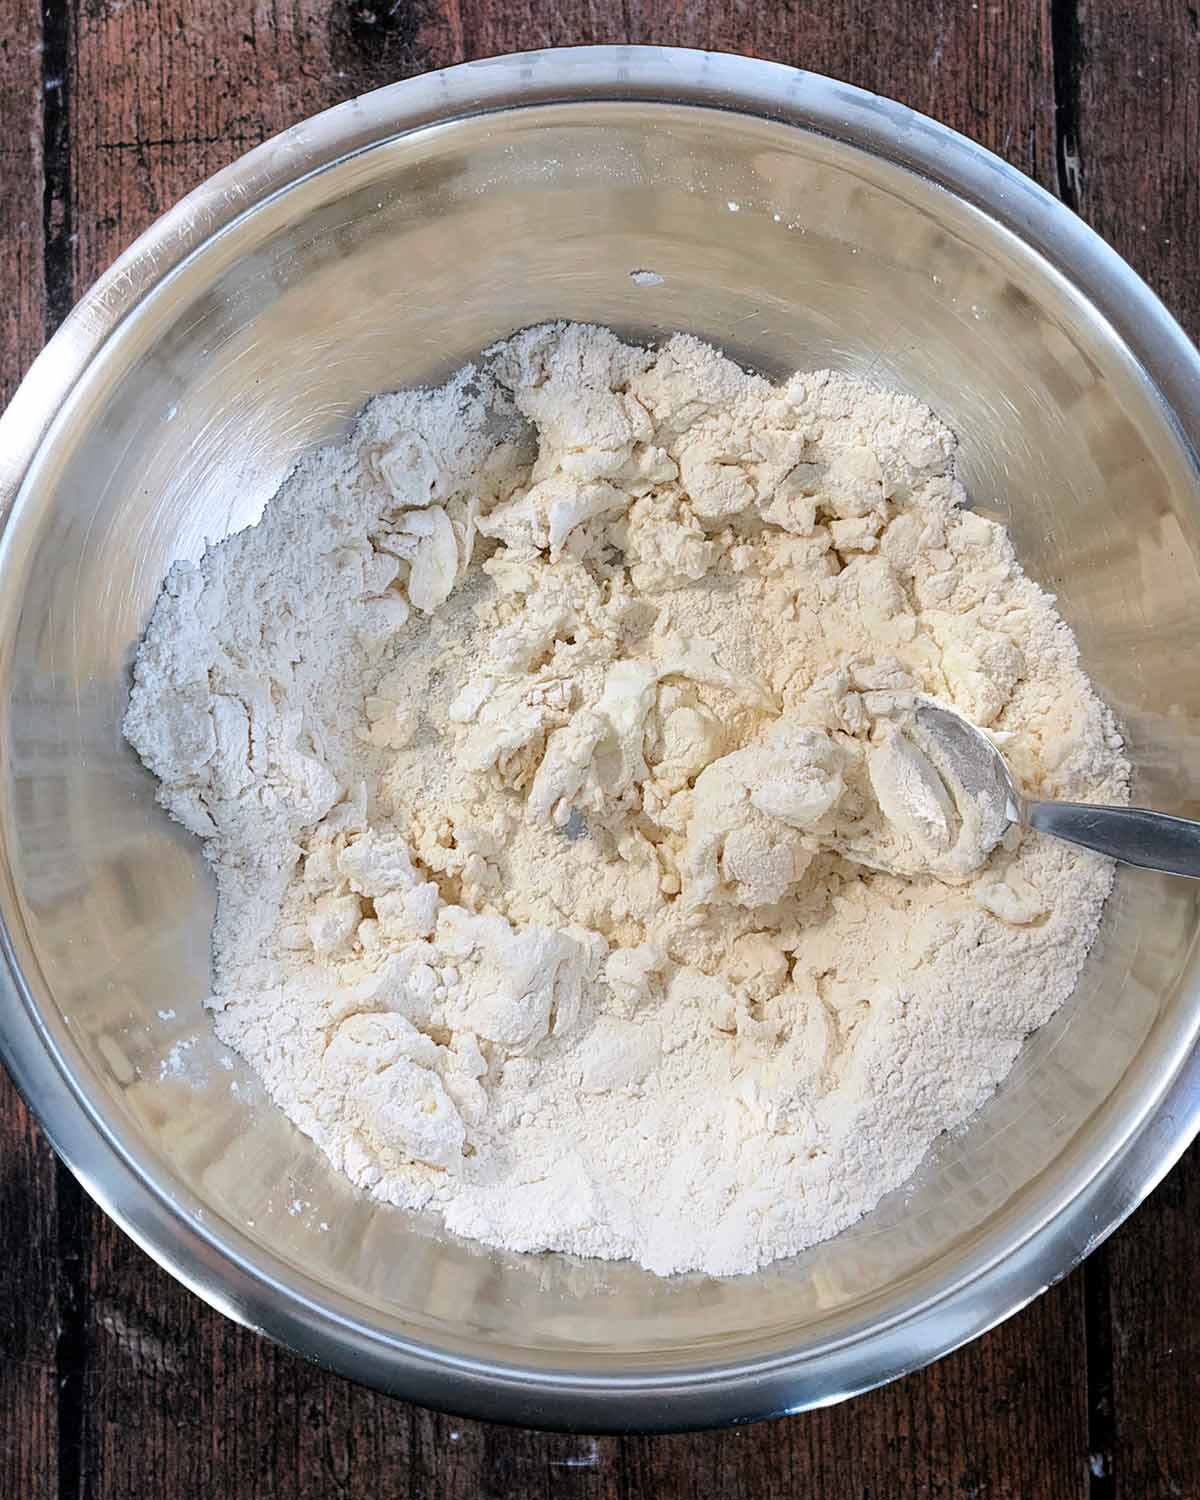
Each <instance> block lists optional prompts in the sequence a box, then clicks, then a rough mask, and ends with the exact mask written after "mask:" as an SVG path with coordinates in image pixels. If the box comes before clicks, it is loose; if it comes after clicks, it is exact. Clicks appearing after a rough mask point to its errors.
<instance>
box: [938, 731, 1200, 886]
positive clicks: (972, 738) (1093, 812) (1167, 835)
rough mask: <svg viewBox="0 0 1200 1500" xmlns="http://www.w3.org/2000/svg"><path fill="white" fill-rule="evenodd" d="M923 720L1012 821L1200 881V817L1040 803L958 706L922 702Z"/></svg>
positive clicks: (968, 779)
mask: <svg viewBox="0 0 1200 1500" xmlns="http://www.w3.org/2000/svg"><path fill="white" fill-rule="evenodd" d="M916 717H917V721H918V723H919V724H920V725H921V727H922V728H923V729H924V730H925V732H926V733H927V734H929V735H930V736H932V737H933V738H934V739H935V740H936V741H937V743H938V744H939V745H940V746H941V747H942V748H943V749H944V750H945V753H946V755H947V757H948V758H949V759H950V760H951V762H952V763H953V766H954V769H955V771H956V773H957V774H958V775H959V777H960V779H961V781H962V784H963V787H964V789H965V790H966V791H967V792H968V793H969V794H971V795H973V796H977V797H984V798H987V799H988V800H989V801H992V799H995V800H994V802H993V805H994V806H998V805H1001V804H1002V805H1003V807H1004V812H1005V816H1006V817H1007V818H1008V820H1009V822H1011V823H1020V824H1022V825H1023V826H1024V827H1026V828H1036V829H1037V831H1038V832H1039V833H1049V834H1053V836H1054V837H1055V838H1057V839H1065V840H1066V842H1067V843H1068V844H1080V845H1082V847H1083V848H1085V849H1094V850H1095V851H1096V853H1097V854H1107V855H1108V856H1109V857H1110V858H1111V859H1119V860H1121V862H1122V863H1123V864H1127V865H1141V866H1142V867H1143V868H1144V869H1147V870H1165V871H1166V872H1167V874H1169V875H1188V876H1190V877H1191V878H1192V879H1193V880H1200V822H1195V821H1193V820H1192V819H1190V818H1172V817H1168V815H1167V814H1166V813H1159V812H1151V811H1150V810H1149V808H1145V807H1099V806H1092V805H1089V804H1088V803H1085V802H1039V801H1036V800H1035V799H1033V798H1030V797H1025V796H1023V795H1022V793H1021V791H1020V790H1019V789H1018V787H1017V784H1016V782H1015V781H1014V780H1013V776H1012V772H1011V771H1010V770H1009V768H1008V764H1007V762H1006V761H1005V759H1004V756H1003V755H1002V754H1001V753H1000V751H999V750H998V749H997V748H996V746H995V745H994V744H993V743H992V741H991V740H990V739H989V738H988V737H987V735H986V734H984V732H983V731H982V730H981V729H977V728H976V727H975V725H974V724H972V723H971V722H970V721H969V720H968V719H964V718H963V717H962V716H961V715H960V714H956V713H955V712H954V711H953V710H952V709H948V708H941V707H939V706H937V705H936V704H932V703H922V704H920V705H918V707H917V710H916Z"/></svg>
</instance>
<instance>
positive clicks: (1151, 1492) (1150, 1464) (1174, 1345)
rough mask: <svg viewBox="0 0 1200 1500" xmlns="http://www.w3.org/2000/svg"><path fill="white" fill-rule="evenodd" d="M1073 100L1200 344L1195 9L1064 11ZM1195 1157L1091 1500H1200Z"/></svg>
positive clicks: (1117, 1351) (1136, 235) (1103, 1299)
mask: <svg viewBox="0 0 1200 1500" xmlns="http://www.w3.org/2000/svg"><path fill="white" fill-rule="evenodd" d="M1057 40H1058V43H1059V75H1060V86H1059V94H1060V98H1061V99H1062V101H1063V116H1064V118H1063V120H1062V126H1063V147H1064V149H1063V152H1062V157H1063V161H1064V168H1065V170H1064V177H1065V186H1066V190H1067V191H1066V194H1065V196H1067V199H1068V201H1069V202H1071V204H1072V206H1073V207H1075V208H1076V209H1077V211H1078V212H1079V213H1080V214H1081V215H1082V216H1083V218H1084V219H1086V220H1087V222H1088V223H1089V224H1091V225H1092V227H1093V228H1095V229H1096V230H1098V231H1099V233H1100V234H1102V235H1103V236H1104V237H1105V239H1107V240H1108V242H1109V243H1110V244H1111V245H1112V246H1113V247H1114V248H1115V249H1116V250H1118V251H1119V252H1120V253H1121V254H1122V255H1123V256H1124V257H1125V258H1126V259H1127V260H1128V261H1129V263H1130V264H1131V265H1132V266H1133V267H1134V269H1135V270H1136V271H1138V272H1140V273H1141V275H1142V276H1144V277H1145V279H1146V280H1147V281H1148V282H1149V283H1150V285H1151V286H1152V287H1153V288H1154V289H1155V291H1157V292H1158V294H1159V296H1161V297H1162V298H1163V300H1164V301H1165V302H1166V304H1167V306H1168V307H1169V308H1170V309H1171V311H1172V312H1173V313H1174V314H1175V316H1176V317H1177V318H1178V319H1179V320H1180V322H1181V323H1182V324H1183V327H1184V328H1185V330H1186V331H1187V332H1188V333H1189V334H1190V335H1191V337H1192V338H1193V339H1195V338H1200V278H1198V277H1197V275H1196V266H1195V244H1196V233H1197V229H1198V228H1200V11H1198V9H1197V7H1196V6H1195V5H1194V4H1190V3H1184V0H1143V3H1141V4H1139V5H1116V4H1105V5H1095V4H1086V3H1080V4H1078V6H1070V5H1065V6H1063V7H1062V12H1061V19H1060V26H1059V31H1058V37H1057ZM1198 1256H1200V1157H1198V1156H1197V1154H1196V1151H1195V1149H1194V1148H1193V1150H1192V1151H1191V1152H1190V1153H1189V1155H1188V1156H1187V1157H1186V1158H1185V1160H1184V1161H1183V1162H1182V1163H1181V1164H1180V1165H1179V1166H1178V1167H1177V1168H1176V1169H1175V1171H1174V1172H1173V1173H1172V1174H1171V1175H1170V1176H1169V1177H1168V1179H1167V1181H1166V1182H1165V1183H1164V1184H1163V1186H1162V1187H1160V1188H1159V1189H1158V1191H1157V1192H1156V1193H1155V1194H1154V1195H1153V1196H1152V1197H1151V1199H1150V1201H1149V1202H1148V1203H1147V1204H1146V1205H1145V1206H1144V1207H1142V1208H1141V1209H1139V1211H1138V1212H1137V1214H1136V1215H1135V1216H1134V1217H1133V1218H1132V1219H1131V1220H1130V1222H1129V1223H1128V1224H1127V1225H1126V1226H1125V1227H1124V1228H1123V1229H1122V1230H1120V1231H1119V1232H1118V1233H1117V1234H1116V1235H1115V1236H1114V1237H1113V1239H1112V1240H1111V1241H1110V1242H1109V1244H1107V1245H1106V1246H1104V1247H1103V1248H1102V1249H1101V1250H1100V1251H1098V1252H1097V1254H1096V1255H1094V1256H1093V1257H1092V1258H1091V1260H1090V1261H1089V1262H1088V1265H1087V1267H1086V1268H1085V1274H1086V1301H1087V1306H1088V1333H1089V1366H1090V1376H1091V1387H1092V1391H1091V1402H1090V1407H1091V1410H1090V1419H1091V1439H1090V1448H1091V1451H1092V1465H1093V1470H1094V1476H1095V1477H1094V1482H1093V1500H1108V1497H1110V1496H1114V1497H1119V1500H1135V1497H1137V1500H1143V1497H1147V1496H1160V1495H1161V1496H1183V1495H1195V1494H1198V1493H1200V1435H1198V1433H1197V1429H1196V1422H1195V1408H1196V1395H1197V1379H1196V1351H1197V1348H1198V1347H1200V1316H1198V1315H1197V1312H1196V1310H1195V1307H1194V1305H1192V1303H1191V1301H1190V1299H1189V1296H1188V1286H1189V1274H1190V1267H1192V1266H1193V1265H1195V1264H1196V1261H1197V1257H1198Z"/></svg>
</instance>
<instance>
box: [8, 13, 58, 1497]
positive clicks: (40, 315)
mask: <svg viewBox="0 0 1200 1500" xmlns="http://www.w3.org/2000/svg"><path fill="white" fill-rule="evenodd" d="M4 19H5V25H4V28H3V33H2V34H0V120H3V121H4V126H5V128H4V130H3V132H2V133H0V180H2V181H3V185H4V191H3V193H2V194H0V272H2V274H3V282H4V288H5V291H4V297H3V299H0V405H3V404H4V403H5V402H7V400H8V398H9V397H10V396H11V395H12V393H13V391H14V390H15V389H16V386H17V382H18V381H19V380H20V378H21V376H22V374H23V373H24V372H25V370H26V368H27V367H28V365H29V364H30V362H31V361H32V359H33V357H34V355H35V354H36V353H37V351H38V349H39V347H40V346H41V343H42V339H43V336H44V327H45V318H46V307H45V279H44V276H43V249H44V241H45V236H44V232H43V193H42V117H43V108H44V103H45V101H47V100H49V101H50V104H51V106H52V105H53V103H54V102H55V94H56V91H57V85H56V83H55V79H54V77H53V76H50V77H44V76H43V67H42V16H41V9H40V6H39V5H38V4H36V3H34V0H9V4H8V5H7V7H6V9H5V17H4ZM55 1182H56V1163H55V1160H54V1156H53V1153H52V1152H51V1150H50V1148H49V1146H48V1145H47V1144H46V1140H45V1138H44V1137H43V1135H42V1133H41V1131H40V1130H39V1129H38V1127H37V1125H36V1123H35V1122H34V1120H33V1118H32V1117H31V1116H30V1114H29V1113H28V1111H27V1110H26V1109H25V1106H24V1104H23V1102H22V1101H21V1098H20V1096H19V1095H18V1094H17V1091H16V1089H15V1088H14V1087H13V1086H12V1084H11V1083H10V1081H9V1079H8V1077H7V1075H6V1074H5V1073H4V1071H3V1069H0V1241H2V1242H0V1474H2V1475H3V1476H4V1482H3V1486H2V1487H3V1489H4V1490H5V1492H6V1493H11V1494H13V1495H28V1496H30V1497H31V1500H39V1497H41V1496H50V1495H55V1494H57V1487H58V1436H59V1434H58V1423H57V1412H58V1402H57V1394H58V1377H57V1355H58V1339H57V1331H58V1328H57V1325H58V1290H59V1282H58V1274H57V1257H56V1251H57V1223H58V1221H57V1215H56V1211H55V1208H56V1205H55Z"/></svg>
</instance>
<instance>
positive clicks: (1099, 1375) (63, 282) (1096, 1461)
mask: <svg viewBox="0 0 1200 1500" xmlns="http://www.w3.org/2000/svg"><path fill="white" fill-rule="evenodd" d="M1080 3H1081V0H1050V36H1051V47H1052V52H1053V79H1054V109H1055V155H1056V176H1057V187H1058V194H1059V197H1060V198H1061V200H1062V201H1063V203H1065V204H1066V205H1067V207H1069V208H1071V209H1076V210H1077V209H1078V207H1079V204H1080V200H1081V196H1082V192H1083V187H1084V173H1085V162H1084V161H1083V159H1082V155H1081V143H1080V73H1081V70H1082V68H1083V65H1084V58H1083V56H1082V51H1081V44H1080V15H1079V5H1080ZM41 14H42V42H43V50H42V70H43V73H42V76H43V92H42V99H43V104H42V141H43V195H42V227H43V245H44V251H43V254H44V282H45V308H44V330H45V335H46V337H47V338H49V337H50V336H51V335H52V334H53V333H54V331H55V330H56V329H57V328H58V326H59V324H60V323H61V322H62V320H63V319H64V318H65V317H66V315H67V313H68V312H69V311H70V309H71V307H72V305H73V303H74V301H75V295H76V286H75V232H74V212H73V210H74V195H73V164H72V160H71V109H72V83H73V63H74V50H75V46H74V44H75V34H74V19H73V17H74V8H73V6H71V5H68V4H64V3H63V0H42V8H41ZM254 143H255V142H253V141H249V140H247V141H246V142H245V144H247V145H250V144H254ZM149 144H159V143H157V142H144V141H141V142H139V141H130V142H125V141H118V142H110V143H108V146H107V149H124V148H127V147H128V148H136V149H141V148H143V147H145V146H146V145H149ZM161 144H176V143H175V142H167V141H164V142H162V143H161ZM230 144H233V145H238V144H242V142H240V141H236V140H233V139H232V138H230ZM55 1200H56V1212H57V1225H58V1228H57V1242H56V1252H57V1278H56V1287H55V1291H56V1303H57V1309H58V1335H57V1340H56V1355H55V1358H56V1374H57V1389H58V1454H57V1459H58V1500H80V1497H81V1496H82V1494H83V1491H84V1484H85V1476H84V1474H83V1472H82V1456H83V1431H84V1420H85V1390H84V1382H85V1375H86V1367H87V1355H88V1348H87V1345H88V1334H87V1329H88V1301H89V1297H90V1287H89V1278H88V1273H87V1266H86V1265H85V1254H86V1243H87V1228H88V1219H89V1208H88V1204H87V1200H86V1198H85V1196H84V1192H83V1189H82V1188H81V1186H80V1185H79V1183H78V1182H77V1181H76V1179H75V1177H74V1175H73V1174H72V1173H71V1172H70V1171H69V1170H68V1168H66V1167H65V1166H64V1165H63V1164H62V1163H61V1162H58V1163H57V1164H56V1181H55ZM1082 1275H1083V1282H1084V1308H1085V1320H1084V1328H1085V1337H1086V1345H1087V1348H1086V1357H1087V1400H1088V1431H1087V1442H1088V1454H1089V1479H1088V1484H1089V1497H1090V1500H1113V1497H1114V1496H1115V1495H1116V1492H1117V1491H1116V1485H1117V1477H1116V1474H1115V1473H1114V1469H1113V1449H1114V1441H1115V1437H1116V1430H1117V1417H1116V1412H1115V1409H1114V1380H1113V1351H1112V1324H1111V1305H1110V1291H1109V1271H1108V1263H1107V1258H1106V1251H1105V1249H1104V1248H1103V1247H1102V1248H1101V1249H1100V1250H1099V1251H1097V1252H1096V1253H1095V1254H1093V1255H1092V1256H1091V1257H1090V1258H1089V1259H1088V1261H1087V1262H1086V1263H1085V1266H1084V1268H1083V1272H1082Z"/></svg>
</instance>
